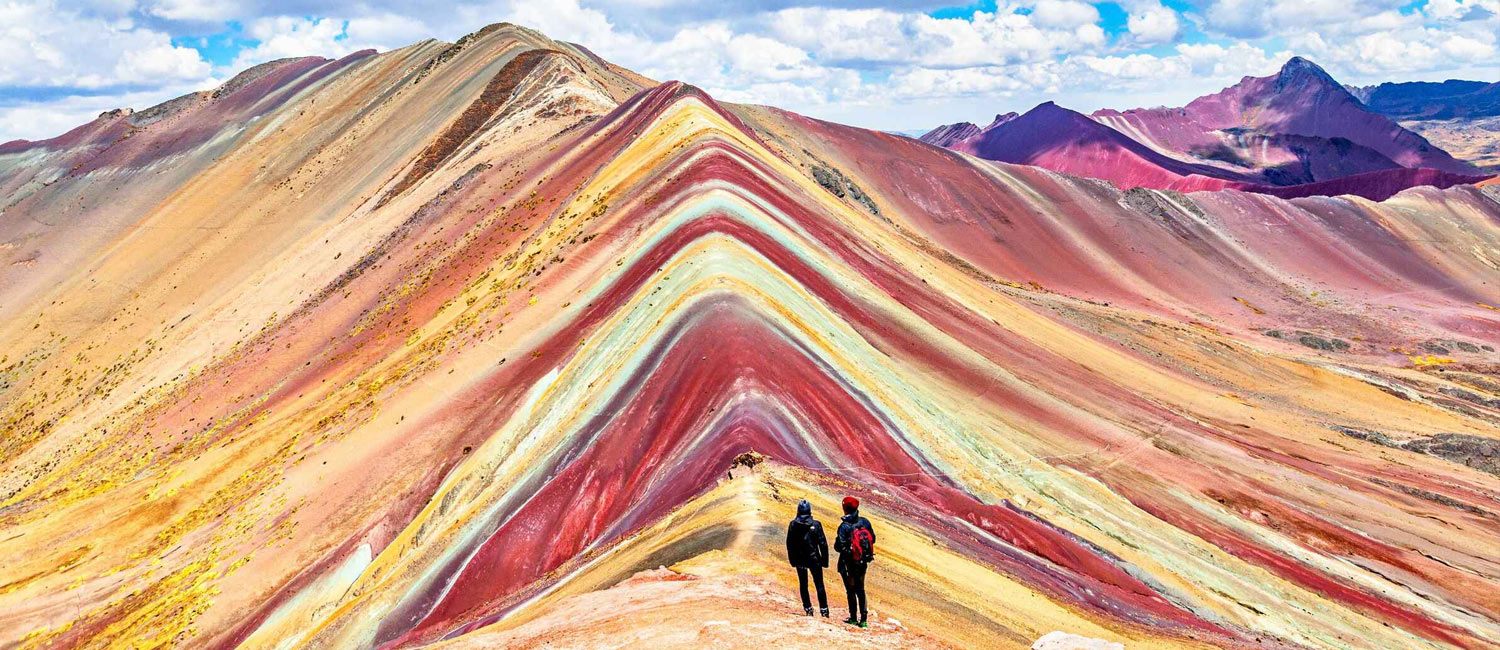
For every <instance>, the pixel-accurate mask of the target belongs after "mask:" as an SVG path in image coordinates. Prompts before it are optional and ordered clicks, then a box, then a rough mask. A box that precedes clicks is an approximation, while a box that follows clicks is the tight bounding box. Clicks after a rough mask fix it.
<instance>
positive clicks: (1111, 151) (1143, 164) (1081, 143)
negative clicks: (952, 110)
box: [951, 102, 1249, 190]
mask: <svg viewBox="0 0 1500 650" xmlns="http://www.w3.org/2000/svg"><path fill="white" fill-rule="evenodd" d="M951 148H952V149H954V150H957V151H962V152H964V153H969V154H973V155H975V156H978V157H980V158H984V159H987V160H998V161H1001V162H1008V163H1018V164H1022V165H1035V166H1037V167H1045V168H1047V169H1051V170H1053V171H1059V172H1064V173H1068V174H1075V175H1078V176H1088V177H1092V178H1102V179H1105V180H1108V181H1112V182H1114V183H1115V184H1117V185H1120V186H1122V187H1138V186H1145V187H1153V188H1162V189H1167V188H1170V189H1180V190H1202V189H1221V188H1223V187H1225V186H1226V185H1227V184H1228V183H1229V182H1235V181H1240V182H1244V181H1248V180H1249V179H1248V178H1247V177H1243V176H1239V175H1236V174H1234V173H1233V172H1229V171H1226V170H1223V169H1218V168H1215V167H1210V166H1208V165H1194V164H1192V163H1187V162H1183V161H1181V160H1177V159H1175V158H1171V157H1168V156H1165V155H1163V154H1161V153H1159V152H1156V151H1153V150H1152V149H1151V148H1150V147H1147V146H1145V145H1143V144H1141V143H1139V142H1136V141H1134V140H1131V139H1130V138H1128V137H1126V136H1125V135H1124V134H1122V133H1120V132H1119V131H1116V130H1114V129H1111V128H1109V127H1107V126H1105V125H1103V124H1100V123H1098V122H1095V121H1094V120H1091V119H1089V118H1088V116H1086V115H1083V114H1081V113H1078V112H1076V111H1071V110H1068V109H1066V108H1063V107H1061V106H1058V105H1056V104H1054V103H1052V102H1047V103H1045V104H1041V105H1039V106H1037V107H1036V108H1033V109H1031V110H1030V111H1027V112H1026V114H1025V115H1022V116H1020V117H1018V118H1015V119H1013V120H1008V121H1006V122H1005V123H1003V124H1000V125H999V126H997V127H995V128H993V129H990V130H989V131H987V132H985V133H983V134H981V135H979V136H978V137H974V138H970V139H967V140H965V141H963V142H960V143H957V144H955V145H953V146H952V147H951Z"/></svg>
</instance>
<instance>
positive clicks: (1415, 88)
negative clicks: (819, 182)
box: [1346, 79, 1500, 120]
mask: <svg viewBox="0 0 1500 650" xmlns="http://www.w3.org/2000/svg"><path fill="white" fill-rule="evenodd" d="M1346 89H1347V90H1348V91H1349V92H1350V94H1352V95H1354V96H1355V97H1358V98H1359V100H1360V101H1361V102H1364V104H1365V106H1367V107H1369V108H1370V110H1372V111H1375V112H1377V113H1380V114H1381V115H1384V116H1386V117H1389V118H1391V119H1393V120H1446V119H1452V118H1457V117H1467V118H1475V117H1494V116H1497V115H1500V82H1495V83H1485V82H1483V81H1460V80H1458V79H1449V80H1448V81H1444V82H1441V83H1438V82H1429V81H1412V82H1406V83H1383V84H1380V85H1378V86H1365V87H1363V88H1357V87H1352V86H1346Z"/></svg>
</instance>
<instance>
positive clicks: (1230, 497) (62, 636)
mask: <svg viewBox="0 0 1500 650" xmlns="http://www.w3.org/2000/svg"><path fill="white" fill-rule="evenodd" d="M0 192H3V197H0V202H3V205H4V206H5V207H4V212H3V216H0V255H3V256H4V265H3V266H0V341H4V344H3V346H0V422H3V426H4V432H5V435H4V436H3V439H0V558H4V560H3V563H0V647H4V648H75V647H88V648H113V647H119V648H126V647H130V648H165V647H192V648H412V647H424V646H434V647H443V648H496V647H518V648H519V647H570V648H588V647H601V646H608V647H620V646H625V647H693V648H698V647H734V646H746V645H752V644H760V645H770V646H774V647H807V648H814V647H817V648H822V647H828V646H830V645H833V646H847V647H882V648H887V647H896V648H929V647H953V648H971V647H993V648H1030V647H1035V648H1053V649H1058V648H1116V647H1122V646H1123V647H1127V648H1211V647H1219V648H1347V647H1372V648H1373V647H1379V648H1486V647H1495V646H1496V645H1497V644H1500V589H1496V586H1497V584H1500V544H1496V543H1495V540H1496V539H1500V428H1497V423H1500V365H1497V360H1500V357H1497V353H1496V351H1495V349H1494V346H1495V345H1497V344H1500V307H1497V306H1500V281H1497V280H1500V273H1497V272H1500V266H1497V265H1500V202H1497V200H1500V188H1497V187H1496V186H1494V185H1489V186H1476V185H1457V186H1454V187H1450V188H1447V189H1442V190H1439V189H1435V188H1432V187H1418V188H1413V189H1408V190H1406V191H1403V192H1400V193H1398V194H1396V195H1395V196H1393V197H1391V198H1389V199H1387V200H1385V201H1381V202H1374V201H1370V200H1366V199H1361V198H1358V197H1313V198H1299V199H1292V200H1287V199H1282V198H1277V197H1274V196H1269V195H1265V194H1252V193H1244V192H1239V191H1233V190H1225V191H1218V192H1196V193H1191V194H1183V193H1179V192H1174V191H1166V190H1148V189H1135V190H1131V191H1126V192H1122V191H1120V190H1118V189H1116V188H1115V187H1114V186H1112V185H1110V184H1108V183H1106V182H1103V181H1097V180H1089V179H1083V178H1077V177H1072V176H1067V175H1063V174H1059V173H1056V172H1052V171H1048V170H1045V169H1041V168H1037V167H1027V166H1021V165H1011V164H1005V163H999V162H991V161H984V160H980V159H978V158H974V157H970V156H966V155H963V154H960V153H956V152H953V151H949V150H945V149H941V148H937V147H933V146H930V145H927V144H924V143H921V142H919V141H916V140H913V139H909V138H904V137H900V136H894V135H888V134H883V133H878V132H874V131H868V130H863V129H857V128H853V127H846V126H841V125H837V124H831V123H827V122H820V121H817V120H813V119H809V118H806V117H803V116H799V115H796V114H793V113H789V112H785V111H781V110H778V109H774V108H770V107H763V106H743V105H732V104H726V103H720V102H717V101H715V100H714V99H713V98H711V97H710V96H708V95H707V94H706V93H704V92H703V91H701V90H699V89H696V88H694V87H692V86H688V85H685V84H682V83H678V82H668V83H660V84H659V83H657V82H655V81H653V80H649V79H646V78H644V77H642V76H640V75H638V74H635V73H633V72H631V71H629V70H625V69H623V68H620V67H618V66H615V65H613V64H610V63H608V62H606V61H604V60H602V59H600V58H599V57H597V56H596V55H594V54H593V53H591V52H590V51H588V50H587V49H585V48H584V47H582V46H578V45H573V44H569V43H563V42H558V41H554V40H551V39H549V38H547V37H545V36H544V35H542V34H539V33H537V32H535V31H532V30H528V29H525V28H522V27H517V26H513V25H506V24H500V25H492V26H490V27H487V28H485V29H483V30H480V31H479V32H476V33H474V34H471V35H469V36H466V37H465V38H463V39H461V40H459V41H458V42H456V43H452V44H449V43H443V42H438V41H424V42H421V43H417V44H414V45H411V46H409V47H406V48H403V49H399V50H394V51H391V52H386V53H380V54H376V53H372V52H361V53H357V54H354V55H351V56H349V57H346V58H344V59H340V60H336V61H331V60H325V59H319V58H305V59H291V60H283V61H276V62H272V63H269V64H265V65H263V66H259V67H257V68H253V69H251V70H248V71H246V72H245V73H243V74H241V75H240V76H238V77H236V78H235V79H233V80H231V81H230V82H228V83H226V84H225V85H224V86H223V87H221V88H218V89H215V90H212V91H205V92H202V93H195V94H191V95H187V96H184V97H182V98H179V99H177V100H173V101H172V102H168V103H166V104H163V105H161V106H158V107H153V108H151V109H146V110H142V111H136V112H132V111H127V110H120V111H111V112H109V113H106V114H104V115H101V116H100V117H99V119H97V120H95V121H93V122H91V123H89V124H86V125H83V126H80V127H79V128H77V129H75V130H73V131H71V132H69V133H67V134H65V135H63V136H60V137H58V138H55V139H52V140H47V141H41V142H13V143H8V144H6V145H3V146H0ZM849 494H852V495H855V496H858V497H859V498H860V499H861V500H862V501H863V502H864V503H865V506H864V509H863V511H864V514H865V515H866V516H867V517H869V518H871V519H872V520H874V521H875V525H876V526H877V530H878V531H879V535H880V541H879V544H878V550H877V559H876V562H875V563H874V564H873V565H872V569H871V573H870V578H869V581H870V598H871V604H872V609H873V612H872V618H873V623H872V626H871V627H870V629H867V630H860V629H856V628H852V627H848V626H842V625H839V624H837V623H831V622H827V621H825V620H823V619H807V618H804V617H801V616H800V606H799V605H800V604H799V603H797V602H795V596H794V595H793V594H794V590H795V583H796V578H795V574H794V573H792V572H791V570H790V569H789V568H788V567H787V566H785V560H784V551H783V548H782V536H783V534H784V530H785V525H786V522H787V520H789V519H790V518H791V516H792V515H793V513H794V507H795V504H796V502H797V501H798V500H800V499H803V498H806V499H809V500H810V501H811V502H812V503H813V504H814V512H815V515H817V516H819V517H820V518H822V519H823V520H824V522H825V524H827V525H830V526H831V525H832V523H833V522H834V520H835V519H836V516H835V514H834V513H835V512H836V507H837V506H836V504H837V502H838V499H840V498H842V497H843V496H844V495H849ZM829 580H830V583H831V584H830V591H831V594H830V595H831V596H832V600H833V604H834V606H835V611H836V612H838V611H840V610H841V608H842V600H841V598H840V597H841V595H842V593H841V590H840V588H839V587H838V586H837V578H836V576H833V575H830V576H829Z"/></svg>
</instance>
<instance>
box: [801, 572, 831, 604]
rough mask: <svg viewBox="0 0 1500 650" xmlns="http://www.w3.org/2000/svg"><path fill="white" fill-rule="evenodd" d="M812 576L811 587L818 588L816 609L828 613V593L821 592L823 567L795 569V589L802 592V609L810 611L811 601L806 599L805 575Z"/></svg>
mask: <svg viewBox="0 0 1500 650" xmlns="http://www.w3.org/2000/svg"><path fill="white" fill-rule="evenodd" d="M809 573H811V574H812V580H813V586H815V587H817V588H818V609H820V610H823V611H825V612H826V611H828V593H827V592H825V591H823V567H820V566H815V567H812V568H808V567H804V566H799V567H797V588H798V589H801V590H802V609H807V610H810V609H812V599H810V598H808V597H807V574H809Z"/></svg>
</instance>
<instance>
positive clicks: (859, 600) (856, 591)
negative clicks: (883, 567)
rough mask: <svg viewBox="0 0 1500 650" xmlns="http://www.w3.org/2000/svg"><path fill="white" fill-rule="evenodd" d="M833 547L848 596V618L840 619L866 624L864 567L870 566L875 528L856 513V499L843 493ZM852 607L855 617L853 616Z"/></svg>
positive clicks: (867, 616)
mask: <svg viewBox="0 0 1500 650" xmlns="http://www.w3.org/2000/svg"><path fill="white" fill-rule="evenodd" d="M833 548H834V550H836V551H838V552H839V575H840V576H843V578H844V592H845V593H847V594H848V596H849V618H846V619H844V622H845V623H848V624H850V625H858V626H860V627H866V623H865V620H866V619H868V618H869V616H870V610H869V603H867V602H865V570H866V569H868V568H870V560H873V559H875V529H874V528H871V527H870V520H869V519H865V518H864V517H861V516H859V499H856V498H854V497H852V496H851V497H844V519H843V523H841V524H839V532H838V535H837V536H835V537H834V540H833ZM856 610H857V611H858V612H859V618H855V617H854V615H855V611H856Z"/></svg>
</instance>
